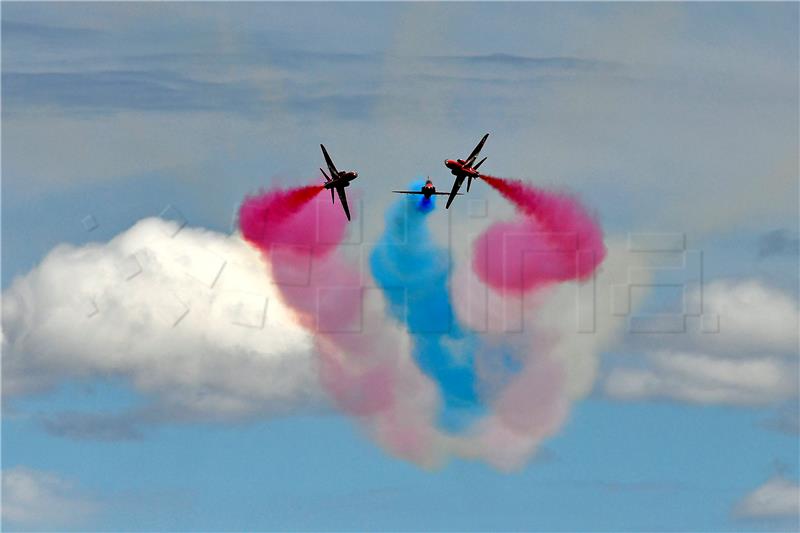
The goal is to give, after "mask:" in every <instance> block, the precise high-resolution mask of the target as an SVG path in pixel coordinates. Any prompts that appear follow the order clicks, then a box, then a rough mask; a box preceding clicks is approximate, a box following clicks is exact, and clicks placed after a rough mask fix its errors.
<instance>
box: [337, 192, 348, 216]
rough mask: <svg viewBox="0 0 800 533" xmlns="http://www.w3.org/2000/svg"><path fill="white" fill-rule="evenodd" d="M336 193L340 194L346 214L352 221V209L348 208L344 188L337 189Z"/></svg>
mask: <svg viewBox="0 0 800 533" xmlns="http://www.w3.org/2000/svg"><path fill="white" fill-rule="evenodd" d="M336 192H337V193H339V200H341V201H342V207H343V208H344V214H345V215H347V220H350V208H349V207H347V193H346V192H345V190H344V187H336Z"/></svg>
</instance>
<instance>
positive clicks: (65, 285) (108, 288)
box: [2, 219, 324, 420]
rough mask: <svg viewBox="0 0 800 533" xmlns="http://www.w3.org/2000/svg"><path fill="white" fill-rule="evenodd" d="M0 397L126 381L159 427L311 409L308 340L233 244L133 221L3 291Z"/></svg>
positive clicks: (313, 376)
mask: <svg viewBox="0 0 800 533" xmlns="http://www.w3.org/2000/svg"><path fill="white" fill-rule="evenodd" d="M2 303H3V346H2V347H3V394H4V395H5V396H6V397H14V396H18V395H22V394H26V393H32V392H36V391H42V390H46V389H48V388H49V387H52V386H53V385H56V384H58V383H60V382H62V381H64V380H68V379H82V378H86V379H98V378H100V379H102V378H108V377H123V378H126V379H127V380H128V381H129V382H130V383H131V384H132V385H133V387H134V388H135V389H136V390H138V391H140V392H143V393H147V395H148V397H149V398H152V399H155V400H156V401H157V404H158V409H155V410H151V412H150V413H149V414H148V415H147V416H148V417H149V418H150V419H151V420H152V418H153V416H154V415H153V412H156V413H159V414H158V415H156V417H162V418H182V417H186V418H196V417H203V418H221V419H230V418H238V417H247V416H258V415H264V414H274V413H279V412H283V411H286V410H287V409H294V408H298V407H306V408H308V407H311V406H319V405H321V404H322V402H323V401H324V400H323V395H322V393H321V392H320V387H319V385H318V382H317V369H316V356H315V354H314V353H313V350H312V340H311V338H310V336H309V335H308V334H307V333H306V332H305V331H304V330H302V329H301V328H300V326H298V325H296V324H295V321H294V320H293V319H292V317H291V316H290V312H289V311H288V310H287V309H286V307H285V306H284V305H283V304H282V303H281V301H280V300H279V299H278V297H277V293H276V291H275V288H274V286H273V285H271V284H270V279H269V275H268V272H267V269H266V267H265V265H264V262H263V260H262V259H261V257H260V256H259V255H258V253H257V252H255V251H254V250H252V249H251V248H250V247H249V246H248V245H246V244H245V243H244V242H243V241H241V240H240V239H239V238H238V237H234V236H231V237H228V236H225V235H222V234H218V233H214V232H211V231H204V230H201V229H192V228H183V229H181V228H180V227H179V226H178V225H176V224H175V223H171V222H166V221H163V220H160V219H145V220H142V221H140V222H138V223H137V224H136V225H134V226H133V227H132V228H130V229H129V230H127V231H125V232H123V233H121V234H120V235H118V236H117V237H116V238H114V239H113V240H111V241H110V242H108V243H104V244H89V245H85V246H81V247H73V246H66V245H62V246H58V247H57V248H55V249H54V250H52V251H51V252H50V253H49V254H48V255H47V256H46V257H45V259H44V260H43V261H42V262H41V264H40V265H39V266H37V267H36V268H35V269H33V270H32V271H31V272H29V273H28V274H26V275H25V276H23V277H20V278H18V279H16V280H15V281H14V282H13V283H12V285H11V286H10V287H9V288H8V289H7V290H6V291H5V292H4V293H3V301H2Z"/></svg>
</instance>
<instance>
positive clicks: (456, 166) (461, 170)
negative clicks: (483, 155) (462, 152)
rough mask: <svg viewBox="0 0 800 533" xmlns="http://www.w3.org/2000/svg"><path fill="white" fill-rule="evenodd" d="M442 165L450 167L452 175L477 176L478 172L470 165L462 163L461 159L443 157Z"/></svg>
mask: <svg viewBox="0 0 800 533" xmlns="http://www.w3.org/2000/svg"><path fill="white" fill-rule="evenodd" d="M444 166H446V167H447V168H449V169H450V173H451V174H452V175H453V176H472V177H474V178H477V177H478V176H479V175H480V173H479V172H478V171H477V170H475V169H474V168H472V167H468V166H466V165H465V164H464V160H462V159H445V160H444Z"/></svg>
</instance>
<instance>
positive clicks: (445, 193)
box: [431, 191, 463, 196]
mask: <svg viewBox="0 0 800 533" xmlns="http://www.w3.org/2000/svg"><path fill="white" fill-rule="evenodd" d="M431 194H435V195H436V196H450V195H451V194H453V193H451V192H440V191H436V192H434V193H431ZM462 194H463V193H460V192H457V193H456V196H461V195H462Z"/></svg>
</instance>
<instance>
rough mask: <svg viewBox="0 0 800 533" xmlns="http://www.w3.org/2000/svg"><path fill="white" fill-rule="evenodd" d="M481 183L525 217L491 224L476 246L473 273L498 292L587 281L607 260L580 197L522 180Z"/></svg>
mask: <svg viewBox="0 0 800 533" xmlns="http://www.w3.org/2000/svg"><path fill="white" fill-rule="evenodd" d="M481 178H482V179H483V180H484V181H485V182H486V183H488V184H489V185H490V186H492V187H493V188H494V189H496V190H497V191H498V192H499V193H500V194H502V195H503V196H504V197H505V198H506V199H508V200H509V201H511V202H512V203H513V204H514V205H515V206H516V207H517V209H518V210H519V211H520V212H521V214H522V215H524V217H523V218H522V219H521V220H516V221H513V222H498V223H496V224H494V225H492V226H491V227H490V228H489V229H488V230H486V232H484V233H483V235H481V236H480V237H479V238H478V240H477V241H476V242H475V248H474V256H473V268H474V270H475V272H476V274H477V275H478V277H479V278H480V279H481V280H482V281H483V282H484V283H486V284H487V285H489V286H490V287H492V288H493V289H495V290H498V291H501V292H507V293H517V294H521V293H524V292H527V291H529V290H533V289H535V288H539V287H543V286H546V285H549V284H551V283H556V282H563V281H570V280H585V279H587V278H588V277H590V276H591V275H592V274H593V273H594V271H595V270H596V269H597V267H598V265H600V263H601V262H602V261H603V259H604V258H605V255H606V248H605V245H604V244H603V230H602V228H601V227H600V225H599V224H598V223H597V221H596V220H595V219H594V218H593V217H592V216H591V215H590V214H589V212H588V211H587V210H586V208H585V207H584V206H583V205H582V204H581V203H580V202H579V201H578V199H577V198H575V197H573V196H571V195H569V194H563V193H555V192H550V191H545V190H543V189H539V188H536V187H534V186H532V185H529V184H526V183H523V182H522V181H519V180H505V179H501V178H497V177H493V176H481Z"/></svg>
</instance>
